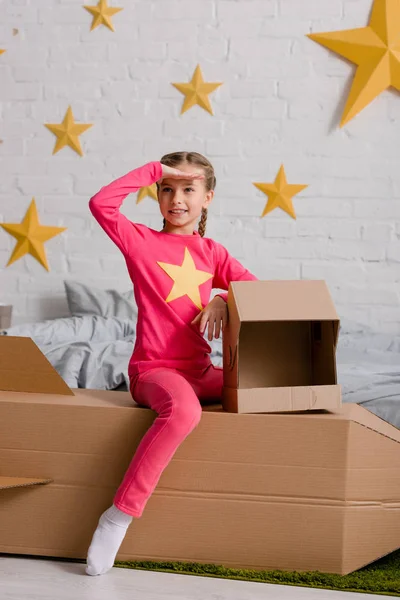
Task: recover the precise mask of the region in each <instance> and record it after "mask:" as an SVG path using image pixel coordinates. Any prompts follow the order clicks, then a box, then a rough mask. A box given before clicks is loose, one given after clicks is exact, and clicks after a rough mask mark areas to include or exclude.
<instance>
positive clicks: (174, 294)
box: [157, 248, 213, 310]
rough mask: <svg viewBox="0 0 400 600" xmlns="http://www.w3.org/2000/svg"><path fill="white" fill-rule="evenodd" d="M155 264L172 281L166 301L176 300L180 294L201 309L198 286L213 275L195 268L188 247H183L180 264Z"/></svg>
mask: <svg viewBox="0 0 400 600" xmlns="http://www.w3.org/2000/svg"><path fill="white" fill-rule="evenodd" d="M157 264H158V265H159V266H160V267H161V268H162V269H163V271H165V272H166V273H167V275H169V276H170V277H171V279H172V280H173V282H174V285H173V286H172V290H171V292H170V294H169V296H168V298H167V299H166V302H172V300H176V299H177V298H181V297H182V296H188V297H189V298H190V300H191V301H192V302H193V304H195V305H196V306H197V308H199V309H200V310H202V309H203V305H202V303H201V297H200V290H199V286H200V285H201V284H202V283H205V282H206V281H208V280H209V279H212V277H213V275H212V274H211V273H206V272H205V271H198V270H197V269H196V265H195V264H194V260H193V258H192V256H191V254H190V252H189V249H188V248H185V256H184V259H183V263H182V265H181V266H179V265H170V264H167V263H163V262H157Z"/></svg>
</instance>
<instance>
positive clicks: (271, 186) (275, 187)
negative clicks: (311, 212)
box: [253, 165, 308, 219]
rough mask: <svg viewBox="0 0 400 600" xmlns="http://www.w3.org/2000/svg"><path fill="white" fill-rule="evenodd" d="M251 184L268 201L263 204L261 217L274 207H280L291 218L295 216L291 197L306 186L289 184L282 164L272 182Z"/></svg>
mask: <svg viewBox="0 0 400 600" xmlns="http://www.w3.org/2000/svg"><path fill="white" fill-rule="evenodd" d="M253 185H255V186H256V188H258V189H259V190H261V191H262V192H264V194H267V196H268V203H267V205H266V206H265V208H264V212H263V214H262V215H261V217H265V215H266V214H268V213H270V212H271V211H273V210H275V208H281V209H282V210H284V211H285V212H287V213H288V215H290V216H291V217H292V218H293V219H295V218H296V214H295V212H294V208H293V203H292V198H293V196H295V195H296V194H298V193H299V192H301V191H302V190H304V189H305V188H306V187H308V186H307V185H294V184H289V183H288V182H287V180H286V175H285V169H284V167H283V165H282V166H281V168H280V169H279V172H278V175H277V176H276V179H275V181H274V183H253Z"/></svg>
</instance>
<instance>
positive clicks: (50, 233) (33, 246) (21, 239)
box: [0, 198, 66, 271]
mask: <svg viewBox="0 0 400 600" xmlns="http://www.w3.org/2000/svg"><path fill="white" fill-rule="evenodd" d="M0 226H1V227H2V228H3V229H4V230H5V231H7V233H9V234H10V235H12V236H13V237H15V239H16V240H17V244H16V246H15V248H14V250H13V253H12V254H11V257H10V260H9V261H8V263H7V267H8V266H9V265H11V264H12V263H13V262H15V261H16V260H19V259H20V258H22V257H23V256H25V254H31V255H32V256H33V257H34V258H36V260H37V261H38V262H39V263H40V264H41V265H43V267H44V268H45V269H46V270H47V271H49V266H48V263H47V258H46V252H45V249H44V242H47V240H50V239H51V238H53V237H55V236H56V235H58V234H59V233H61V232H62V231H65V229H66V228H65V227H48V226H46V225H40V223H39V219H38V214H37V209H36V203H35V199H34V198H32V202H31V204H30V206H29V208H28V210H27V212H26V214H25V217H24V220H23V221H22V223H0Z"/></svg>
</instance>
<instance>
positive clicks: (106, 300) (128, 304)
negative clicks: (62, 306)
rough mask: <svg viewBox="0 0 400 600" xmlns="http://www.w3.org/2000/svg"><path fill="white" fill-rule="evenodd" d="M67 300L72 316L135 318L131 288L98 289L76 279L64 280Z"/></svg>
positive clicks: (135, 307)
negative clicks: (119, 289)
mask: <svg viewBox="0 0 400 600" xmlns="http://www.w3.org/2000/svg"><path fill="white" fill-rule="evenodd" d="M64 287H65V292H66V295H67V302H68V307H69V310H70V313H71V315H72V316H82V315H100V316H101V317H118V318H120V319H134V320H136V319H137V305H136V302H135V298H134V295H133V290H130V291H129V292H123V293H121V292H118V291H117V290H100V289H97V288H94V287H92V286H89V285H85V284H84V283H79V282H77V281H64Z"/></svg>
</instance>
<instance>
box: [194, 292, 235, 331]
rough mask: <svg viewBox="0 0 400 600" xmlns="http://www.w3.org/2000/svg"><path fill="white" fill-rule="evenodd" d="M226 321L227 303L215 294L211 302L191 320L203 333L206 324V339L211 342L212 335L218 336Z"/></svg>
mask: <svg viewBox="0 0 400 600" xmlns="http://www.w3.org/2000/svg"><path fill="white" fill-rule="evenodd" d="M227 322H228V305H227V304H226V302H225V300H223V298H221V297H220V296H215V298H214V299H213V300H211V302H209V303H208V304H207V306H206V307H205V308H204V309H203V310H202V311H201V313H199V314H198V315H197V317H196V318H195V319H194V320H193V321H192V325H196V326H198V327H199V329H200V333H201V334H204V332H205V330H206V327H207V324H208V340H209V341H210V342H211V341H212V339H213V337H215V338H219V336H220V334H221V331H222V329H223V328H224V327H225V325H226V324H227Z"/></svg>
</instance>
